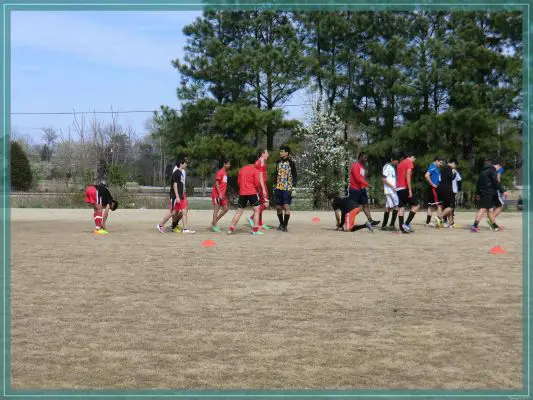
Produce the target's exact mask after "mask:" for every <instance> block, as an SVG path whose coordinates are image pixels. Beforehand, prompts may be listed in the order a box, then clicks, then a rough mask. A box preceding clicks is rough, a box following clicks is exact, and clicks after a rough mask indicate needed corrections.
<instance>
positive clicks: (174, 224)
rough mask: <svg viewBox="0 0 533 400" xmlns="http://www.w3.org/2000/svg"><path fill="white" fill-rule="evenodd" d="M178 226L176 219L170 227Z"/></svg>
mask: <svg viewBox="0 0 533 400" xmlns="http://www.w3.org/2000/svg"><path fill="white" fill-rule="evenodd" d="M176 226H178V221H172V229H174V228H176Z"/></svg>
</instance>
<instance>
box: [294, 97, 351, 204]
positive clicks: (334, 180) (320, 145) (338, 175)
mask: <svg viewBox="0 0 533 400" xmlns="http://www.w3.org/2000/svg"><path fill="white" fill-rule="evenodd" d="M318 104H320V103H317V105H316V106H315V107H314V111H313V115H312V116H311V123H310V124H309V126H306V127H301V128H300V129H299V131H298V132H297V135H298V137H299V139H300V140H301V141H302V143H303V146H302V147H303V148H304V151H303V153H302V154H301V155H300V156H299V157H298V160H297V161H298V162H299V164H300V170H301V181H302V184H304V185H306V186H309V187H310V188H311V189H312V190H313V205H314V206H315V207H319V206H324V205H325V203H326V201H327V196H328V195H329V194H333V193H335V194H338V193H339V192H341V191H343V189H344V181H343V179H342V174H343V171H344V167H345V166H346V154H347V150H346V146H345V143H344V140H343V134H344V130H343V129H344V124H343V122H342V121H341V119H340V118H339V117H338V116H337V115H335V113H333V112H327V111H326V110H324V109H323V108H321V107H319V105H318Z"/></svg>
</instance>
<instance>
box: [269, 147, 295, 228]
mask: <svg viewBox="0 0 533 400" xmlns="http://www.w3.org/2000/svg"><path fill="white" fill-rule="evenodd" d="M279 156H280V158H279V160H278V161H276V185H275V189H274V196H275V199H276V211H277V215H278V220H279V226H278V231H283V232H287V226H288V225H289V218H290V217H291V208H290V206H291V204H292V191H293V190H294V188H295V186H296V183H297V180H298V176H297V172H296V165H295V164H294V161H293V160H292V158H291V149H290V147H289V146H281V147H280V148H279Z"/></svg>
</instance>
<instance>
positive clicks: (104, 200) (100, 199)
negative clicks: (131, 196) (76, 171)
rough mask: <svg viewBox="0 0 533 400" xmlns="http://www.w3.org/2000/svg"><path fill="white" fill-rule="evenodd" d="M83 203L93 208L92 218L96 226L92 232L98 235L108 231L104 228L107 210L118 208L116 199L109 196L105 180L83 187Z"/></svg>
mask: <svg viewBox="0 0 533 400" xmlns="http://www.w3.org/2000/svg"><path fill="white" fill-rule="evenodd" d="M85 203H87V204H88V205H90V206H91V207H92V208H93V210H94V213H93V219H94V224H95V226H96V229H95V231H94V233H96V234H98V235H105V234H107V233H108V232H107V231H106V229H105V223H106V220H107V215H108V213H109V210H111V211H115V210H116V209H117V208H118V201H116V200H115V199H113V196H111V193H110V192H109V190H108V189H107V184H106V182H105V181H102V182H101V183H100V184H98V185H91V186H88V187H87V189H85Z"/></svg>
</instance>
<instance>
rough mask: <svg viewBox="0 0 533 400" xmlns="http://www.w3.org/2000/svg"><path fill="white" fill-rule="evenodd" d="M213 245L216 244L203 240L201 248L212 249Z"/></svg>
mask: <svg viewBox="0 0 533 400" xmlns="http://www.w3.org/2000/svg"><path fill="white" fill-rule="evenodd" d="M215 245H216V243H215V242H214V241H213V240H204V241H203V242H202V246H204V247H213V246H215Z"/></svg>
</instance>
